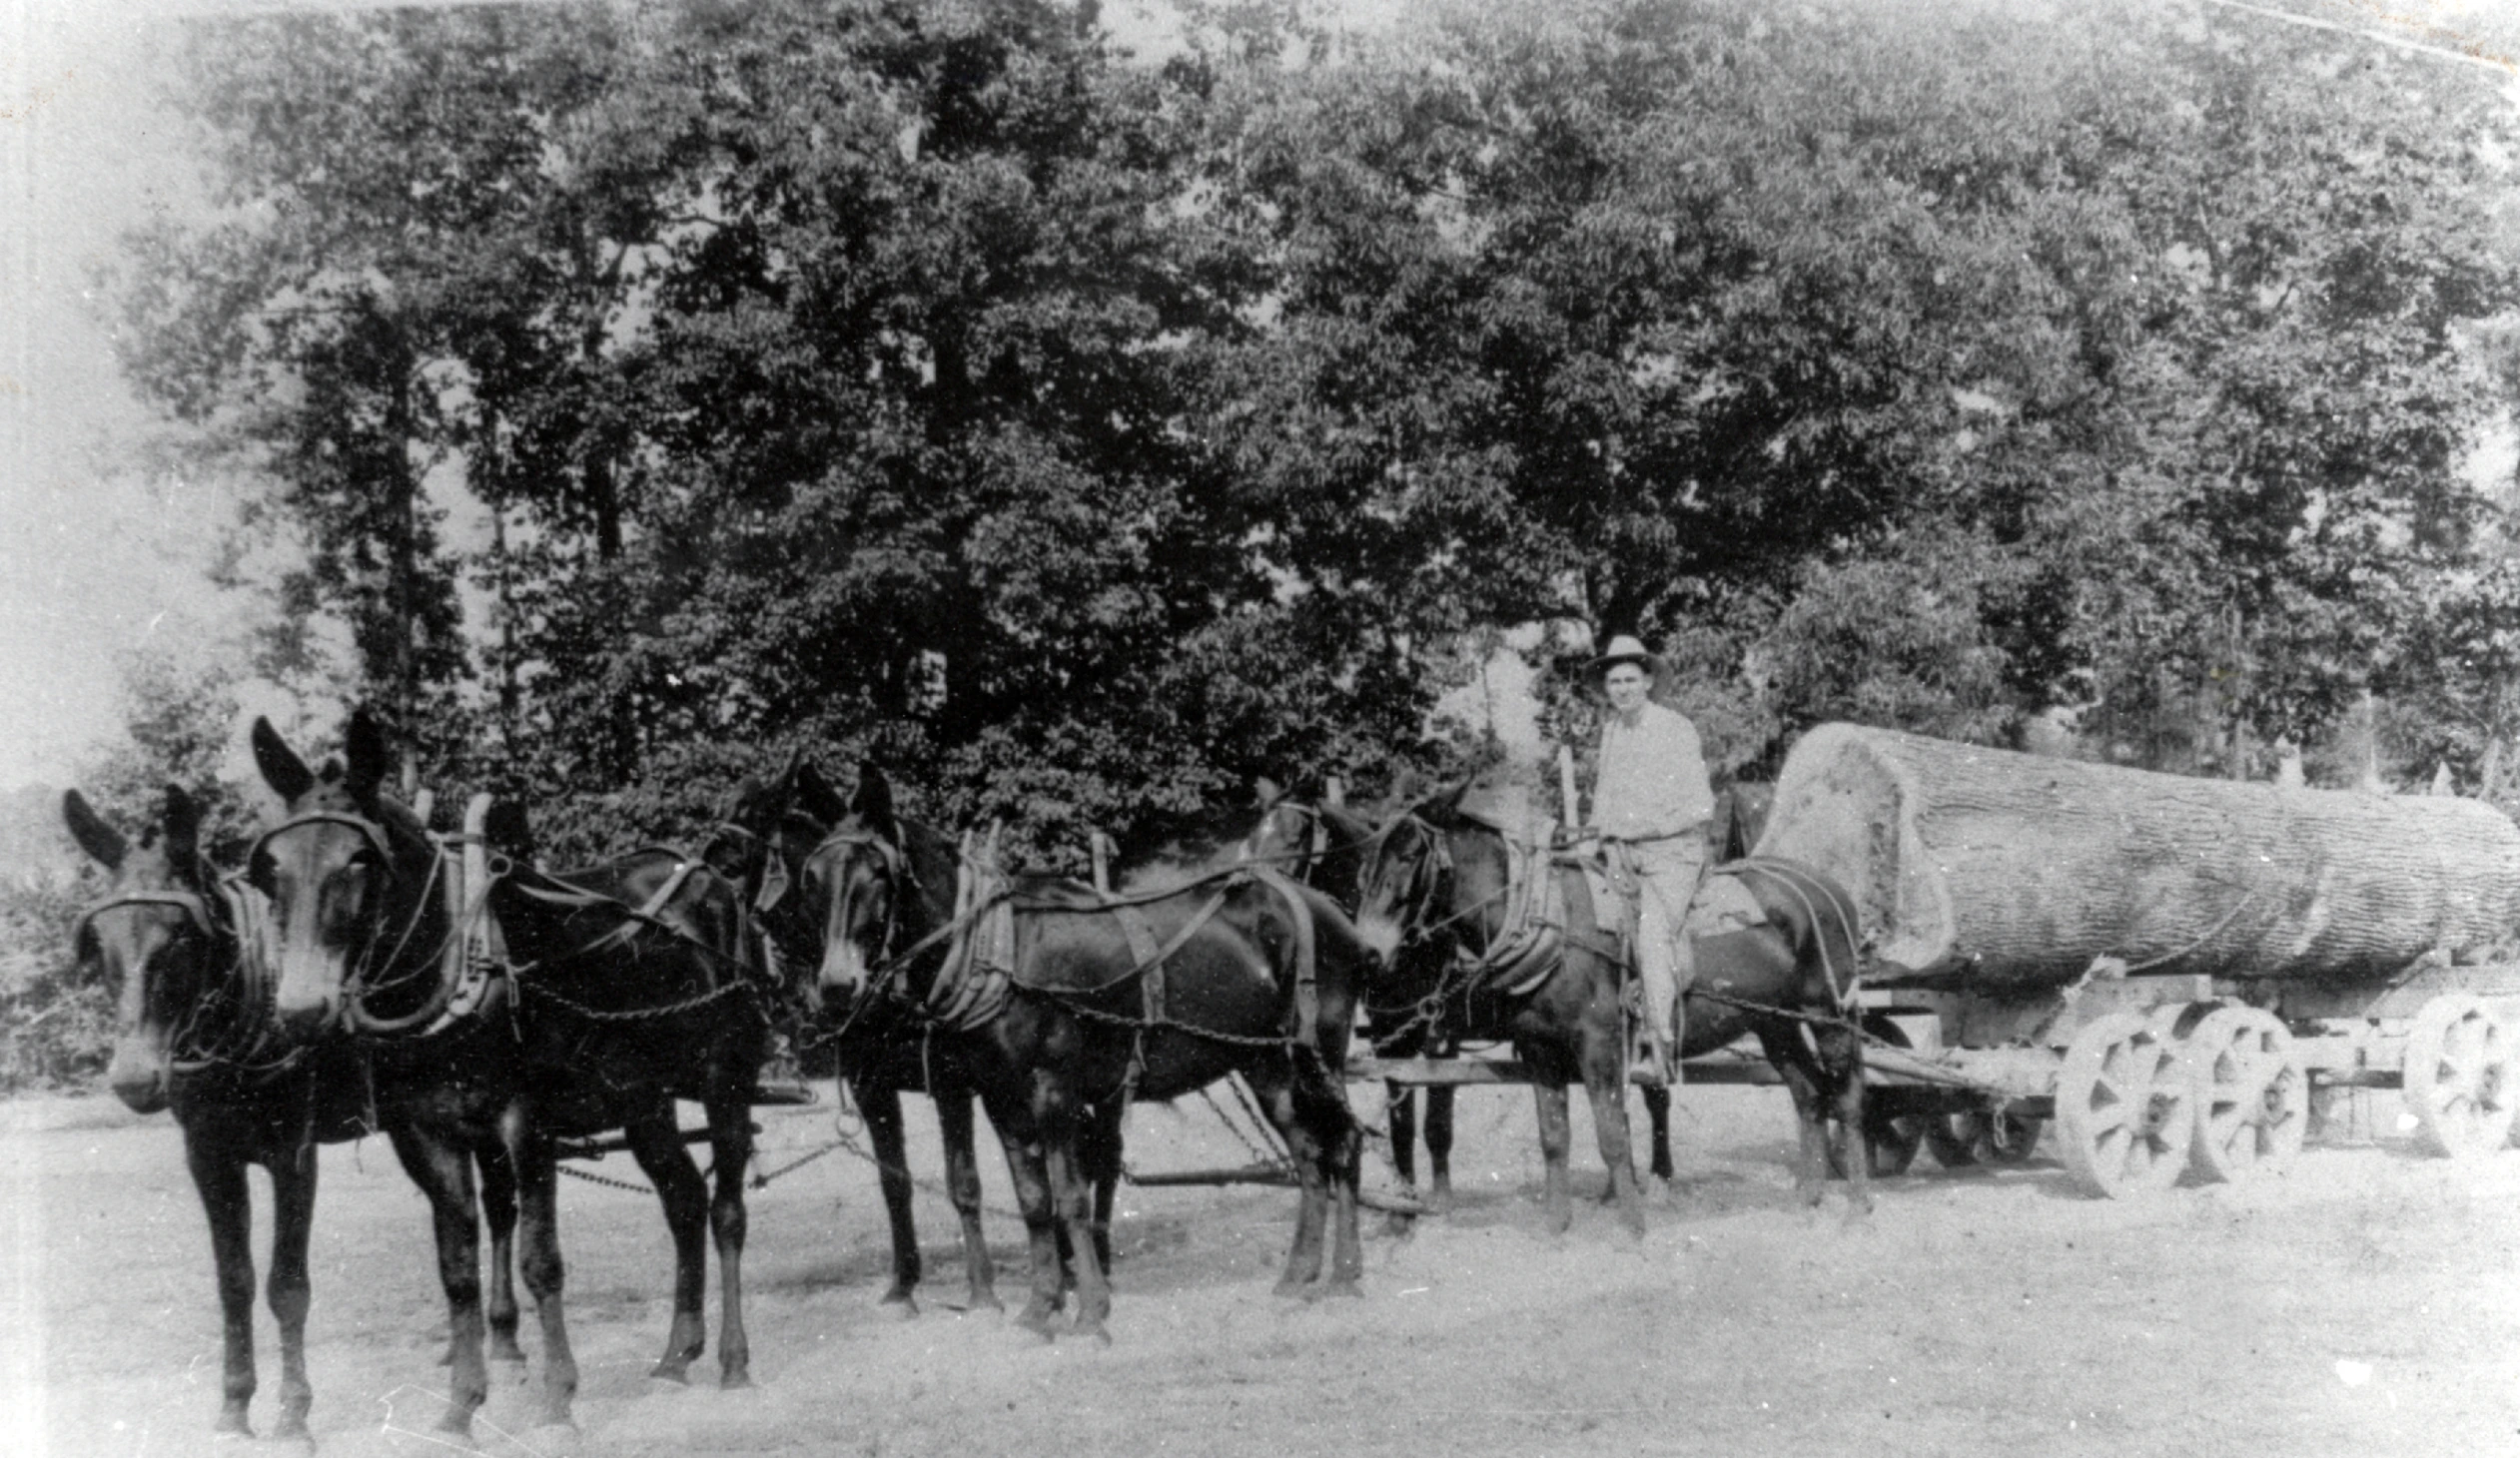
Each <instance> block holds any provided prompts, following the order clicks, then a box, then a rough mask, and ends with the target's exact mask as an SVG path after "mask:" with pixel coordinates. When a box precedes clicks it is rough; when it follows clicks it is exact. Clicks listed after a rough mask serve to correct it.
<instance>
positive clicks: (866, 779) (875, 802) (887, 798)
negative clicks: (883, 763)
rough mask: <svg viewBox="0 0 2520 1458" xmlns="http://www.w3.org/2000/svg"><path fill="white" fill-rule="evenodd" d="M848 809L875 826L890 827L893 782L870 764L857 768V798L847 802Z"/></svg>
mask: <svg viewBox="0 0 2520 1458" xmlns="http://www.w3.org/2000/svg"><path fill="white" fill-rule="evenodd" d="M849 808H850V809H851V810H853V811H855V812H856V813H857V814H858V815H859V816H861V817H863V818H864V819H866V820H868V821H870V822H872V823H874V824H876V825H886V826H888V825H891V824H892V823H893V782H892V781H890V780H888V779H885V778H884V772H883V771H882V770H879V769H877V768H876V767H875V766H873V765H871V764H870V765H863V766H861V767H859V769H858V793H857V798H856V799H854V800H852V801H850V802H849Z"/></svg>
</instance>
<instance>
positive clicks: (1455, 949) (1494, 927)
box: [1356, 783, 1645, 1234]
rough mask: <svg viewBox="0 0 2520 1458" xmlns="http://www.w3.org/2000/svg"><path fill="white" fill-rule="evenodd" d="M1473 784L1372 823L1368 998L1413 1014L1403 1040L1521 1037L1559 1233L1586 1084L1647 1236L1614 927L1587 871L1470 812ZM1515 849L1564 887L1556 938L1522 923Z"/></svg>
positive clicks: (1633, 1226)
mask: <svg viewBox="0 0 2520 1458" xmlns="http://www.w3.org/2000/svg"><path fill="white" fill-rule="evenodd" d="M1467 789H1468V785H1467V784H1466V783H1465V784H1463V785H1462V786H1460V787H1458V788H1456V789H1454V790H1453V791H1451V792H1450V793H1448V794H1444V795H1439V796H1437V797H1435V798H1433V799H1431V800H1428V801H1426V802H1424V803H1423V804H1420V805H1418V806H1417V807H1415V808H1414V809H1410V810H1403V811H1401V812H1400V813H1399V814H1398V815H1396V816H1394V817H1393V818H1392V819H1391V820H1390V821H1389V822H1388V823H1386V824H1384V825H1383V826H1382V827H1381V828H1380V829H1378V830H1376V831H1375V832H1374V833H1373V834H1374V839H1373V843H1372V845H1371V847H1370V848H1369V850H1368V852H1367V854H1366V857H1365V866H1364V871H1363V877H1362V882H1361V887H1360V891H1359V896H1358V902H1357V909H1356V929H1357V933H1358V935H1359V936H1361V937H1362V938H1363V939H1364V942H1365V945H1366V946H1367V947H1369V948H1371V949H1373V951H1374V952H1376V953H1377V954H1379V955H1380V956H1381V958H1382V959H1383V967H1384V970H1383V972H1382V974H1381V976H1380V978H1379V979H1378V981H1377V983H1376V986H1375V989H1374V992H1373V994H1372V1001H1373V1003H1374V1004H1375V1005H1377V1007H1379V1008H1381V1009H1385V1010H1388V1012H1389V1014H1390V1016H1392V1017H1394V1018H1398V1019H1402V1020H1405V1021H1404V1022H1402V1023H1401V1025H1400V1026H1399V1027H1398V1028H1397V1029H1396V1030H1395V1032H1394V1034H1393V1035H1392V1038H1393V1045H1394V1046H1395V1047H1398V1046H1404V1045H1402V1043H1401V1039H1402V1038H1403V1037H1406V1036H1408V1035H1411V1034H1413V1035H1414V1036H1415V1037H1416V1038H1417V1039H1422V1040H1423V1041H1424V1042H1425V1043H1426V1044H1428V1045H1431V1046H1433V1047H1435V1048H1437V1049H1442V1048H1444V1047H1446V1046H1448V1045H1450V1044H1452V1043H1456V1042H1457V1041H1459V1040H1461V1039H1501V1040H1507V1041H1510V1042H1511V1043H1512V1045H1513V1048H1514V1052H1515V1055H1516V1057H1517V1058H1519V1059H1520V1060H1521V1061H1522V1062H1523V1063H1524V1064H1525V1065H1526V1066H1527V1067H1528V1068H1529V1069H1530V1071H1531V1075H1532V1081H1533V1082H1532V1093H1533V1096H1534V1100H1535V1102H1536V1104H1537V1107H1538V1112H1539V1121H1540V1152H1541V1157H1542V1161H1543V1164H1544V1166H1545V1169H1546V1178H1545V1184H1544V1191H1545V1199H1546V1202H1547V1209H1548V1218H1549V1223H1550V1226H1551V1228H1553V1229H1557V1230H1563V1229H1565V1228H1566V1227H1567V1225H1568V1224H1569V1223H1570V1222H1571V1221H1572V1219H1573V1215H1574V1211H1573V1205H1572V1194H1571V1191H1570V1188H1569V1185H1568V1182H1567V1162H1566V1161H1567V1146H1568V1141H1569V1138H1570V1135H1571V1128H1572V1125H1571V1122H1570V1120H1569V1118H1568V1113H1567V1104H1566V1087H1567V1086H1568V1085H1569V1084H1575V1083H1580V1084H1582V1085H1583V1086H1584V1092H1585V1093H1586V1094H1587V1096H1589V1097H1590V1099H1591V1101H1592V1118H1593V1131H1594V1134H1595V1136H1596V1138H1597V1140H1598V1142H1599V1144H1600V1147H1601V1160H1602V1163H1603V1164H1604V1165H1605V1166H1607V1167H1608V1169H1609V1171H1610V1186H1609V1191H1608V1197H1609V1199H1610V1201H1611V1203H1613V1204H1614V1205H1616V1207H1617V1208H1618V1211H1619V1218H1620V1220H1621V1221H1622V1223H1624V1224H1625V1225H1626V1226H1627V1228H1628V1229H1629V1230H1631V1231H1633V1232H1635V1233H1638V1234H1642V1233H1643V1232H1644V1229H1645V1213H1644V1209H1643V1207H1642V1204H1641V1202H1640V1200H1639V1198H1638V1193H1637V1183H1636V1164H1635V1159H1634V1157H1633V1154H1632V1153H1631V1151H1630V1148H1629V1131H1628V1121H1627V1063H1626V1040H1625V1036H1624V1035H1625V1029H1624V1026H1623V1015H1622V1011H1621V978H1622V975H1623V973H1622V968H1621V965H1620V957H1619V951H1618V946H1617V942H1616V938H1615V936H1614V935H1612V934H1611V933H1610V931H1609V930H1608V929H1606V928H1604V927H1602V926H1601V925H1600V924H1599V921H1598V919H1597V918H1596V917H1595V915H1594V911H1593V907H1592V898H1591V895H1590V893H1589V890H1588V889H1587V888H1586V886H1585V885H1584V879H1583V874H1582V872H1581V871H1580V870H1579V869H1577V868H1575V867H1573V866H1570V865H1559V864H1552V861H1551V859H1550V856H1549V852H1548V848H1547V847H1545V846H1516V845H1511V844H1509V842H1508V840H1507V838H1506V836H1505V834H1504V833H1503V832H1502V831H1500V830H1498V829H1496V828H1495V827H1493V826H1491V825H1489V824H1488V823H1487V822H1485V821H1483V820H1477V819H1473V818H1471V817H1469V816H1466V815H1464V814H1462V813H1461V809H1460V799H1461V796H1462V793H1463V791H1465V790H1467ZM1517 860H1519V861H1522V862H1524V863H1526V864H1527V865H1528V867H1530V868H1531V874H1536V875H1541V876H1548V877H1553V878H1555V879H1556V881H1557V882H1558V884H1559V887H1560V894H1561V895H1562V897H1563V899H1564V912H1563V918H1564V920H1563V925H1562V928H1559V929H1557V930H1556V932H1555V935H1553V936H1547V937H1537V938H1535V937H1532V936H1529V935H1527V933H1528V932H1529V930H1530V929H1529V927H1528V926H1521V927H1517V926H1516V925H1515V922H1516V918H1515V917H1514V916H1513V915H1512V912H1511V906H1512V901H1513V897H1514V895H1515V893H1516V891H1517V890H1518V889H1520V888H1521V887H1522V886H1523V885H1524V883H1522V882H1517V881H1516V880H1514V879H1513V876H1512V872H1513V869H1514V863H1515V862H1516V861H1517Z"/></svg>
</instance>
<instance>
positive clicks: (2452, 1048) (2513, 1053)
mask: <svg viewBox="0 0 2520 1458" xmlns="http://www.w3.org/2000/svg"><path fill="white" fill-rule="evenodd" d="M2515 1057H2520V1049H2516V1048H2515V1045H2514V1042H2513V1038H2512V1031H2511V1030H2510V1029H2509V1028H2507V1027H2505V1026H2504V1024H2503V1022H2502V1020H2501V1019H2500V1018H2497V1017H2496V1016H2494V1012H2493V1010H2492V1009H2490V1008H2488V1007H2486V1006H2485V1003H2484V1001H2483V1000H2482V999H2480V998H2477V997H2475V996H2473V995H2471V994H2467V993H2444V994H2443V995H2441V996H2440V997H2437V998H2435V999H2433V1000H2432V1001H2431V1002H2429V1003H2426V1004H2424V1006H2423V1007H2422V1009H2421V1010H2419V1011H2418V1012H2417V1013H2416V1015H2415V1026H2414V1028H2413V1030H2412V1031H2410V1032H2409V1033H2408V1034H2407V1036H2406V1065H2405V1097H2406V1106H2407V1107H2408V1108H2409V1109H2410V1110H2412V1111H2413V1113H2414V1115H2415V1118H2416V1121H2417V1122H2418V1123H2420V1124H2421V1125H2422V1126H2423V1130H2424V1135H2425V1138H2426V1139H2427V1140H2428V1141H2429V1142H2430V1143H2431V1144H2432V1146H2433V1147H2434V1148H2436V1149H2438V1150H2440V1151H2441V1152H2442V1153H2444V1154H2447V1155H2449V1156H2450V1157H2451V1158H2453V1159H2466V1158H2473V1157H2475V1156H2477V1155H2479V1154H2484V1153H2489V1152H2491V1151H2493V1150H2495V1149H2499V1148H2501V1147H2502V1146H2503V1144H2504V1142H2505V1141H2506V1140H2508V1139H2509V1138H2510V1137H2511V1127H2512V1114H2513V1112H2514V1110H2515V1104H2514V1098H2515V1096H2520V1087H2515V1084H2514V1078H2515V1074H2516V1073H2520V1070H2515V1066H2514V1061H2515Z"/></svg>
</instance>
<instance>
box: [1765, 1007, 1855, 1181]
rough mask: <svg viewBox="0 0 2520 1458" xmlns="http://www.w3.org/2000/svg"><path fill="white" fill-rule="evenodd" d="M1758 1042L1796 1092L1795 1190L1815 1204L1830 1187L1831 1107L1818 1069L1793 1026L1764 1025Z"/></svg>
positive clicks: (1787, 1088)
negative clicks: (1826, 1099)
mask: <svg viewBox="0 0 2520 1458" xmlns="http://www.w3.org/2000/svg"><path fill="white" fill-rule="evenodd" d="M1759 1046H1760V1047H1761V1048H1762V1049H1764V1050H1765V1051H1766V1053H1767V1056H1768V1063H1769V1065H1770V1066H1771V1067H1773V1068H1774V1069H1775V1070H1776V1071H1777V1073H1778V1074H1779V1075H1780V1076H1782V1077H1783V1078H1784V1080H1785V1088H1786V1091H1787V1092H1788V1093H1792V1094H1793V1095H1794V1122H1795V1137H1796V1158H1795V1160H1794V1193H1795V1194H1796V1195H1798V1196H1800V1197H1801V1199H1802V1201H1803V1203H1805V1204H1808V1205H1816V1204H1818V1203H1820V1201H1821V1199H1822V1197H1823V1196H1824V1195H1826V1194H1827V1192H1828V1187H1829V1110H1828V1106H1827V1105H1826V1103H1825V1102H1824V1101H1823V1100H1822V1099H1821V1096H1820V1085H1819V1080H1818V1072H1819V1071H1818V1070H1817V1069H1815V1068H1814V1067H1813V1066H1812V1061H1811V1056H1810V1054H1809V1052H1808V1051H1806V1050H1805V1049H1804V1048H1803V1046H1802V1040H1801V1038H1800V1037H1799V1036H1798V1035H1797V1033H1796V1032H1795V1031H1793V1030H1791V1029H1786V1030H1776V1029H1770V1028H1761V1029H1760V1030H1759ZM1859 1157H1861V1156H1859Z"/></svg>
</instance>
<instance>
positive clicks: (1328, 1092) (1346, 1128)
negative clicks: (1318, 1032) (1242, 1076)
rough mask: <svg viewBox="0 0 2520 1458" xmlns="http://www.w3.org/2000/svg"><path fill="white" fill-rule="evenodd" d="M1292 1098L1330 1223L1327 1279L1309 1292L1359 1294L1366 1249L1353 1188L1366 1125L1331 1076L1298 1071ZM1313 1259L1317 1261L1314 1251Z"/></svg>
mask: <svg viewBox="0 0 2520 1458" xmlns="http://www.w3.org/2000/svg"><path fill="white" fill-rule="evenodd" d="M1294 1097H1295V1105H1294V1114H1295V1125H1296V1127H1297V1128H1298V1129H1300V1130H1302V1132H1303V1135H1304V1138H1305V1139H1306V1141H1307V1142H1308V1143H1309V1144H1310V1145H1311V1154H1312V1165H1313V1168H1314V1169H1315V1170H1316V1171H1317V1172H1318V1180H1319V1183H1320V1185H1321V1188H1322V1191H1323V1193H1324V1196H1325V1200H1326V1205H1327V1209H1326V1211H1325V1213H1326V1216H1327V1219H1328V1222H1329V1243H1330V1270H1329V1277H1328V1279H1326V1280H1323V1281H1321V1282H1320V1283H1319V1284H1318V1285H1317V1286H1316V1287H1315V1288H1314V1290H1313V1294H1314V1295H1319V1296H1361V1295H1363V1294H1364V1292H1363V1290H1362V1289H1361V1288H1360V1287H1359V1286H1358V1284H1357V1283H1358V1282H1359V1281H1361V1280H1363V1279H1364V1274H1365V1252H1364V1246H1363V1244H1362V1243H1361V1242H1360V1241H1359V1240H1358V1239H1357V1235H1356V1186H1357V1178H1358V1165H1359V1163H1360V1161H1361V1158H1362V1155H1363V1151H1364V1129H1363V1127H1362V1126H1361V1125H1360V1124H1358V1123H1357V1122H1356V1117H1355V1114H1354V1113H1353V1112H1352V1111H1351V1110H1350V1109H1349V1108H1348V1106H1347V1089H1346V1086H1345V1084H1343V1083H1341V1082H1339V1081H1337V1080H1335V1079H1333V1078H1327V1077H1320V1076H1315V1077H1310V1078H1307V1077H1304V1076H1302V1075H1300V1074H1298V1075H1297V1077H1296V1079H1295V1085H1294ZM1287 1147H1288V1148H1289V1149H1291V1148H1293V1147H1294V1140H1293V1139H1291V1138H1289V1139H1288V1140H1287ZM1314 1259H1315V1262H1316V1265H1317V1261H1318V1256H1317V1254H1316V1255H1315V1257H1314Z"/></svg>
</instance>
